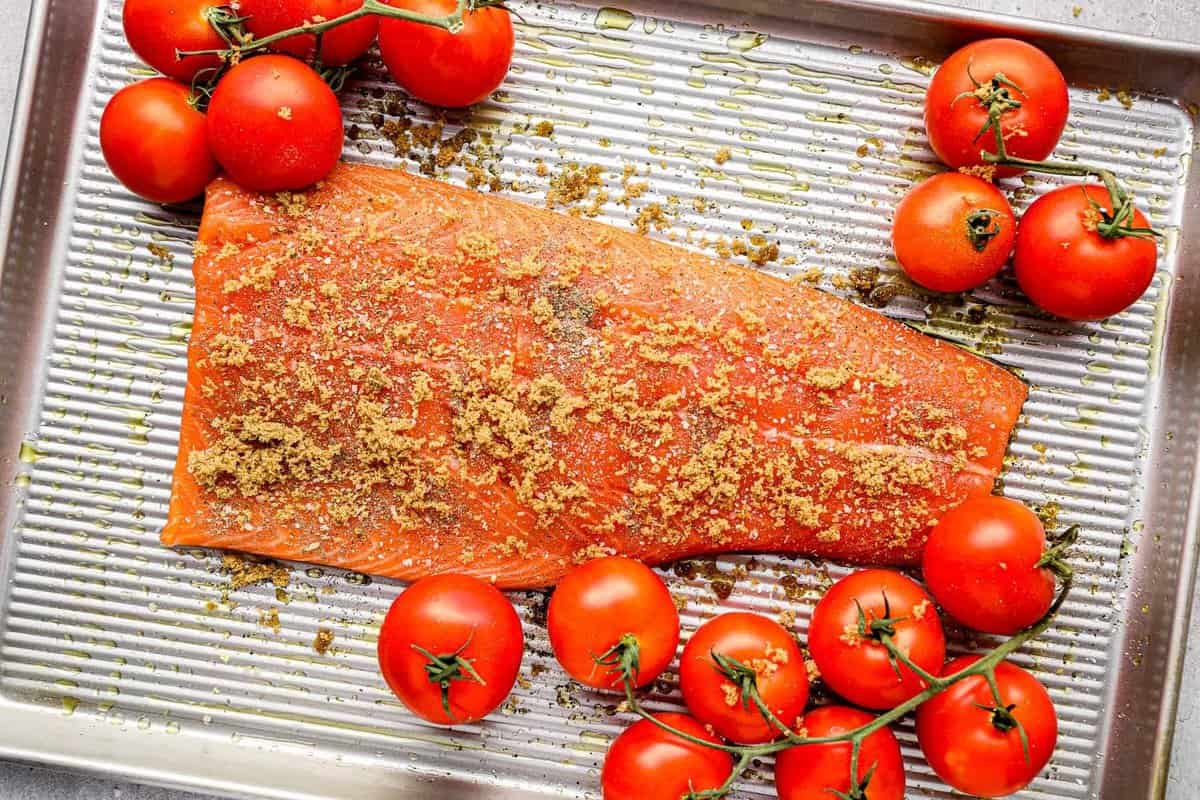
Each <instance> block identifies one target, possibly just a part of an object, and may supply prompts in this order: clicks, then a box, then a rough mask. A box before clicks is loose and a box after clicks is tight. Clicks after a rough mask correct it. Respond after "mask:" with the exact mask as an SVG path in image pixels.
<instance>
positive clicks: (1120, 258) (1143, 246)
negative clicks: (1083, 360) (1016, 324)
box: [1013, 184, 1158, 320]
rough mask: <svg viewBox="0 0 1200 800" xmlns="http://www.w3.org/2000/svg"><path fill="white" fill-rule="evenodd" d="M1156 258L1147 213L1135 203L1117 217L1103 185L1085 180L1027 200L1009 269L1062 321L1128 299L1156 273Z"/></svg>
mask: <svg viewBox="0 0 1200 800" xmlns="http://www.w3.org/2000/svg"><path fill="white" fill-rule="evenodd" d="M1122 216H1124V218H1123V219H1122V218H1120V217H1122ZM1122 231H1126V232H1125V233H1122ZM1157 262H1158V247H1157V245H1156V244H1155V242H1154V237H1153V234H1152V233H1151V229H1150V223H1149V222H1148V221H1147V220H1146V217H1145V215H1143V214H1142V212H1141V211H1138V210H1137V209H1136V208H1132V206H1129V207H1128V208H1127V210H1126V211H1125V212H1124V214H1123V215H1122V214H1116V215H1114V213H1113V203H1112V198H1111V197H1110V195H1109V192H1108V190H1107V189H1106V188H1104V187H1103V186H1100V185H1098V184H1090V185H1087V186H1063V187H1061V188H1059V189H1055V190H1053V191H1051V192H1047V193H1046V194H1044V195H1042V196H1041V197H1039V198H1038V199H1037V200H1035V201H1034V202H1033V204H1032V205H1031V206H1029V209H1028V210H1027V211H1026V212H1025V213H1024V214H1023V215H1022V217H1021V228H1020V230H1019V231H1018V232H1017V247H1016V252H1015V254H1014V256H1013V271H1014V272H1015V273H1016V275H1017V283H1019V284H1020V285H1021V290H1022V291H1024V292H1025V294H1026V295H1027V296H1028V297H1029V299H1030V300H1032V301H1033V302H1034V303H1035V304H1036V305H1037V306H1039V307H1040V308H1043V309H1045V310H1046V311H1049V312H1050V313H1051V314H1056V315H1058V316H1060V317H1064V318H1066V319H1072V320H1096V319H1104V318H1105V317H1111V316H1112V315H1113V314H1117V313H1120V312H1121V311H1124V310H1125V309H1126V308H1128V307H1129V306H1131V305H1133V303H1135V302H1136V301H1137V299H1138V298H1139V297H1141V296H1142V294H1144V293H1145V291H1146V289H1147V287H1149V286H1150V281H1152V280H1153V279H1154V269H1155V265H1156V264H1157Z"/></svg>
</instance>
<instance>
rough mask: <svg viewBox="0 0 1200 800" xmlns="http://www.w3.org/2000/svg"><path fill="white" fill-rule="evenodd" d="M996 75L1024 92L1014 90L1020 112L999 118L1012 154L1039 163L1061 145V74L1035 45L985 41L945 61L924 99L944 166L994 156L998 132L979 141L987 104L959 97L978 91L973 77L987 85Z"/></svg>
mask: <svg viewBox="0 0 1200 800" xmlns="http://www.w3.org/2000/svg"><path fill="white" fill-rule="evenodd" d="M968 68H969V69H970V72H968ZM998 73H1001V74H1003V75H1004V76H1005V77H1007V78H1008V79H1009V80H1010V81H1012V82H1013V83H1015V84H1017V86H1019V87H1020V88H1021V92H1019V93H1018V92H1016V91H1015V90H1013V95H1014V96H1015V97H1016V99H1017V100H1019V101H1020V103H1021V107H1020V108H1017V109H1013V110H1010V111H1007V112H1005V113H1004V114H1003V115H1002V118H1001V128H1002V130H1003V132H1004V134H1005V141H1004V147H1005V150H1007V151H1008V154H1009V155H1011V156H1017V157H1019V158H1026V159H1032V160H1034V161H1041V160H1043V159H1045V158H1046V157H1047V156H1049V155H1050V153H1051V152H1053V151H1054V147H1055V145H1057V144H1058V139H1059V137H1060V136H1062V132H1063V128H1064V127H1066V124H1067V113H1068V111H1069V110H1070V100H1069V99H1068V96H1067V82H1066V80H1064V79H1063V76H1062V72H1060V71H1059V69H1058V67H1057V66H1056V65H1055V63H1054V62H1053V61H1051V60H1050V57H1049V56H1047V55H1046V54H1045V53H1043V52H1042V51H1041V50H1039V49H1037V48H1036V47H1034V46H1033V45H1031V44H1027V43H1025V42H1022V41H1018V40H1017V39H983V40H981V41H978V42H972V43H971V44H969V45H967V46H966V47H963V48H961V49H960V50H957V51H956V52H954V53H953V54H952V55H951V56H950V57H949V58H947V59H946V61H945V62H944V63H943V64H942V65H941V66H940V67H938V70H937V72H935V73H934V75H933V80H931V81H930V83H929V89H928V90H927V91H926V94H925V130H926V132H927V133H928V135H929V144H930V146H931V147H932V148H933V152H935V153H937V157H938V158H939V159H941V161H942V163H943V164H945V165H946V166H948V167H952V168H954V169H958V168H959V167H970V166H978V165H982V164H983V163H984V162H983V159H982V158H980V156H979V151H980V150H987V151H988V152H990V153H995V152H996V138H995V132H994V131H992V130H989V131H988V132H987V133H985V134H984V135H983V136H979V131H980V130H982V129H983V126H984V125H986V124H987V121H988V115H987V110H986V109H985V108H984V106H983V104H982V103H980V102H979V101H978V100H977V99H975V98H974V97H962V98H961V99H957V100H956V98H958V97H959V96H960V95H962V94H963V93H964V92H968V93H969V92H973V91H975V84H974V83H972V82H971V76H972V75H974V77H975V79H976V80H978V81H979V82H981V83H987V82H988V81H990V80H991V79H992V77H993V76H994V75H996V74H998ZM1021 172H1024V170H1020V169H1014V168H1011V167H1000V168H999V169H997V171H996V175H997V176H998V177H1007V176H1011V175H1018V174H1020V173H1021Z"/></svg>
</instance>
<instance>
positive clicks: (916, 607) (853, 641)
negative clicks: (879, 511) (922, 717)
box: [808, 569, 946, 709]
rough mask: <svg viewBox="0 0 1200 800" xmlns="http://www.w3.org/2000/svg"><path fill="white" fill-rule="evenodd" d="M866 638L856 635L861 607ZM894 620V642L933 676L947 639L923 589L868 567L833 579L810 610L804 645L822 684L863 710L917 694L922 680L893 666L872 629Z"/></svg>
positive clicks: (890, 704) (894, 574)
mask: <svg viewBox="0 0 1200 800" xmlns="http://www.w3.org/2000/svg"><path fill="white" fill-rule="evenodd" d="M860 607H861V609H862V613H863V615H864V616H865V618H866V621H867V628H868V630H867V636H862V635H860V633H859V630H858V628H859V608H860ZM887 619H892V620H895V622H893V623H891V624H890V625H888V626H887V628H890V629H891V630H892V633H891V634H890V635H891V638H892V641H893V642H894V643H895V644H896V646H897V647H899V649H900V651H901V652H902V653H905V654H906V655H907V656H908V657H909V658H910V659H912V661H913V663H915V664H916V665H917V666H919V667H920V668H921V669H923V670H925V671H926V672H929V673H932V674H937V671H938V669H939V668H940V667H941V665H942V662H943V661H944V660H945V657H946V639H945V636H944V634H943V632H942V623H941V620H940V619H938V614H937V609H935V608H934V607H933V601H932V600H930V598H929V595H927V594H926V593H925V590H924V589H922V588H921V587H920V586H918V585H917V584H916V582H914V581H913V580H911V579H910V578H907V577H905V576H904V575H901V574H900V573H899V572H892V571H890V570H883V569H867V570H862V571H861V572H855V573H853V574H851V575H847V576H846V577H845V578H842V579H841V580H840V581H838V582H837V583H835V584H834V585H833V586H832V587H831V588H830V589H829V591H828V592H826V593H825V596H824V597H822V598H821V600H820V602H818V603H817V607H816V608H815V609H813V615H812V620H811V621H810V622H809V626H808V649H809V652H810V653H811V654H812V657H813V660H814V661H815V662H816V663H817V668H818V669H820V671H821V677H822V678H823V679H824V680H825V684H826V685H827V686H828V687H829V688H830V689H832V690H833V691H835V692H837V693H838V694H840V695H841V696H842V697H844V698H846V699H847V700H849V701H850V702H852V703H855V704H857V705H860V706H864V707H866V708H877V709H884V708H893V707H895V706H898V705H900V704H901V703H903V702H904V701H905V700H908V699H909V698H910V697H912V696H913V695H915V694H919V693H920V692H921V691H923V690H924V689H925V688H927V687H926V684H925V681H924V680H922V679H921V678H920V677H919V676H918V675H917V674H916V673H914V672H913V671H912V670H911V669H909V668H908V667H906V666H904V665H902V664H900V665H897V666H893V665H892V663H891V661H890V660H889V658H888V655H889V654H888V651H887V649H886V648H885V647H884V646H883V645H882V644H880V642H879V635H878V634H877V635H875V636H872V630H871V629H872V628H873V627H875V626H876V625H880V626H882V625H883V624H884V620H887Z"/></svg>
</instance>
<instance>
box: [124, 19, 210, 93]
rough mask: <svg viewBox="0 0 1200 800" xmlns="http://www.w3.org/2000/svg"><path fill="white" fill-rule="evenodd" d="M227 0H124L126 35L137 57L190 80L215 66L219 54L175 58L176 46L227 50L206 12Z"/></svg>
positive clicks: (162, 71) (170, 74) (185, 79)
mask: <svg viewBox="0 0 1200 800" xmlns="http://www.w3.org/2000/svg"><path fill="white" fill-rule="evenodd" d="M224 5H227V3H226V2H225V0H125V9H124V12H123V16H122V22H123V24H124V27H125V39H126V40H127V41H128V42H129V46H130V47H132V48H133V52H135V53H137V55H138V58H140V59H142V60H143V61H145V62H146V63H147V64H149V65H150V66H151V67H154V69H156V70H158V71H159V72H161V73H162V74H164V75H169V76H170V77H172V78H175V79H177V80H181V81H183V82H184V83H188V82H190V81H191V80H192V79H193V78H194V77H196V74H197V73H199V72H201V71H204V70H214V71H215V70H216V69H217V68H218V67H220V66H221V59H219V58H217V57H216V56H188V57H187V58H184V59H179V58H176V56H175V51H176V50H224V49H226V48H228V47H229V45H228V44H226V43H225V40H224V39H222V38H221V37H220V35H218V34H217V31H216V29H215V28H214V27H213V26H212V25H211V24H210V23H209V21H208V18H207V17H206V16H205V14H207V13H208V12H209V11H211V10H212V9H214V8H220V7H221V6H224Z"/></svg>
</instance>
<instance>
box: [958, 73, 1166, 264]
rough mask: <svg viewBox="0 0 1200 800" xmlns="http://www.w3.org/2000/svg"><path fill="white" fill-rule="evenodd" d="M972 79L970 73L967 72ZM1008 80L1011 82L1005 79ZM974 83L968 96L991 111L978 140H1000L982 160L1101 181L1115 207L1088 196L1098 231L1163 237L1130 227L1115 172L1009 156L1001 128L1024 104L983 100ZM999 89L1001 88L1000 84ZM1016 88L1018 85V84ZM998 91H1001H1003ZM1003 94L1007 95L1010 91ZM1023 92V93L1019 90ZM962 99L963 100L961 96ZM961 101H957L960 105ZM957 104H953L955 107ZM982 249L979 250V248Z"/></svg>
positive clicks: (1126, 199) (1128, 199) (1129, 199)
mask: <svg viewBox="0 0 1200 800" xmlns="http://www.w3.org/2000/svg"><path fill="white" fill-rule="evenodd" d="M967 74H968V76H969V75H970V69H969V68H968V71H967ZM998 78H1003V75H1002V74H1001V73H997V74H996V78H993V79H992V83H993V84H997V79H998ZM1005 80H1007V79H1005ZM971 81H972V82H973V83H975V85H976V87H977V90H976V91H975V92H967V93H966V94H967V95H974V96H976V97H979V101H980V102H981V103H983V105H984V106H985V107H986V108H987V114H988V121H987V123H986V124H985V125H984V126H983V128H982V129H981V130H980V131H979V133H978V134H976V137H975V138H976V139H978V138H979V137H980V136H982V135H983V134H984V133H986V132H987V131H988V129H991V130H992V131H993V132H994V134H995V137H996V152H995V153H989V152H988V151H987V150H980V151H979V157H980V158H981V159H983V161H985V162H986V163H988V164H991V165H992V166H998V167H1017V168H1019V169H1026V170H1029V171H1030V172H1041V173H1044V174H1046V175H1063V176H1066V177H1073V178H1088V177H1092V178H1098V179H1099V180H1100V182H1101V183H1103V184H1104V188H1105V189H1107V190H1108V196H1109V201H1110V203H1111V204H1112V208H1113V210H1112V211H1111V212H1109V211H1107V210H1106V209H1104V208H1103V207H1102V206H1101V205H1100V204H1099V203H1097V202H1096V201H1095V200H1093V199H1092V197H1091V195H1087V199H1088V203H1089V205H1090V206H1091V208H1092V210H1093V211H1094V212H1096V217H1097V219H1096V222H1095V231H1096V232H1097V233H1098V234H1100V235H1101V236H1103V237H1104V238H1105V239H1119V238H1121V237H1123V236H1132V237H1136V238H1142V239H1153V238H1156V237H1160V236H1162V234H1161V233H1159V232H1158V231H1156V230H1154V228H1142V227H1137V226H1133V225H1130V224H1129V223H1130V222H1131V221H1132V220H1133V213H1134V207H1133V196H1132V195H1130V194H1129V193H1128V192H1126V191H1125V188H1124V187H1123V186H1121V182H1120V181H1119V180H1117V176H1116V175H1115V174H1113V172H1112V170H1109V169H1106V168H1104V167H1096V166H1092V165H1090V164H1067V163H1064V162H1061V161H1032V160H1030V159H1027V158H1018V157H1017V156H1011V155H1009V154H1008V149H1007V148H1006V147H1005V144H1004V130H1003V129H1002V126H1001V117H1002V116H1003V115H1004V114H1005V113H1006V112H1008V111H1012V110H1013V109H1015V108H1020V103H1016V104H1015V105H1014V104H1013V103H1012V102H1009V101H1007V100H1003V99H1000V100H995V99H993V98H992V95H988V96H987V98H985V97H981V96H979V92H980V91H982V89H981V88H978V87H979V84H978V82H976V81H975V79H974V78H973V77H972V78H971ZM997 85H998V84H997ZM1014 85H1015V84H1014ZM995 91H997V92H998V91H1001V90H999V89H997V90H995ZM1003 91H1005V92H1006V91H1007V90H1006V89H1005V90H1003ZM1018 91H1019V90H1018ZM959 97H962V95H960V96H959ZM958 99H959V98H955V100H954V102H957V101H958ZM952 104H953V103H952ZM977 249H978V248H977Z"/></svg>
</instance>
